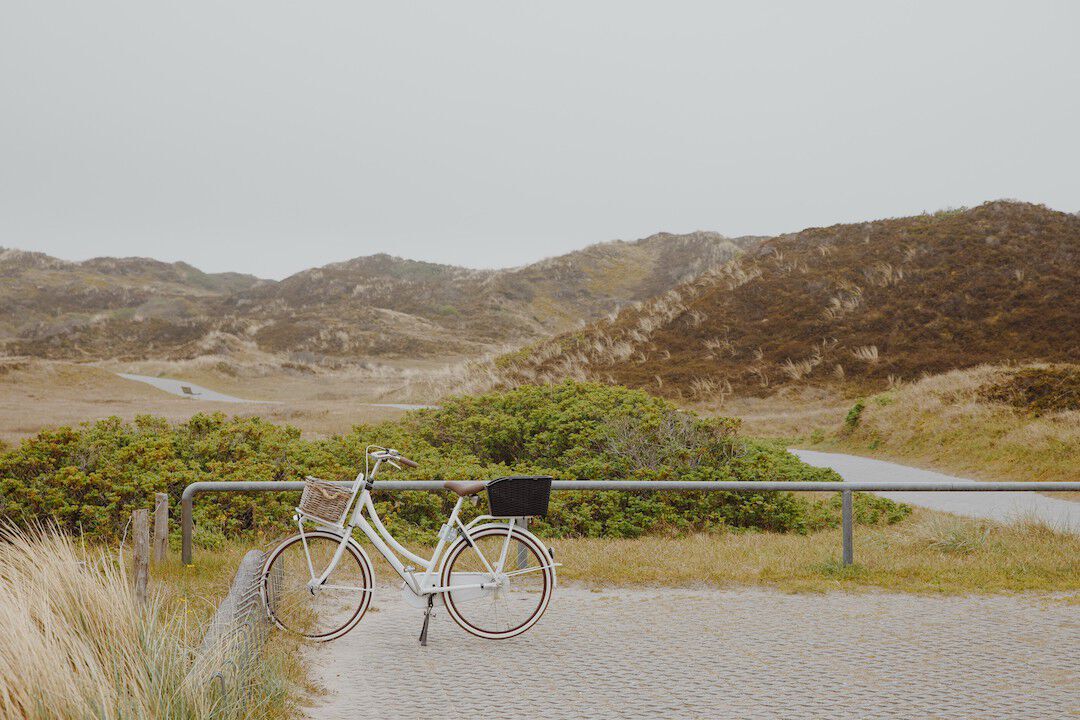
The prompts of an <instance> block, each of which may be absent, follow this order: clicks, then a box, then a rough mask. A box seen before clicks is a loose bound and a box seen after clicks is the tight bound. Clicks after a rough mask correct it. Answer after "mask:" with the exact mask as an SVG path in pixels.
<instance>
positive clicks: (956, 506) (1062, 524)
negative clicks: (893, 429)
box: [791, 449, 1080, 533]
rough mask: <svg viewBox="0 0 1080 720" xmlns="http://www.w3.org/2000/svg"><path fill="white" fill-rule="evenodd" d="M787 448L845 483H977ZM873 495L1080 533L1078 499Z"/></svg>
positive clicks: (964, 494)
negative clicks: (836, 474)
mask: <svg viewBox="0 0 1080 720" xmlns="http://www.w3.org/2000/svg"><path fill="white" fill-rule="evenodd" d="M791 452H792V453H794V454H795V455H796V456H798V458H799V459H800V460H802V461H803V462H805V463H807V464H808V465H813V466H815V467H826V468H832V469H833V470H835V471H836V472H837V473H838V474H839V475H840V477H842V478H843V479H844V480H845V481H846V482H871V483H872V482H912V483H933V482H959V483H973V484H974V483H978V482H979V481H978V480H969V479H967V478H958V477H954V476H952V475H944V474H942V473H939V472H934V471H932V470H920V469H919V468H913V467H908V466H906V465H898V464H896V463H891V462H886V461H884V460H873V459H871V458H865V457H859V456H857V455H843V454H841V453H826V452H818V451H817V450H796V449H792V450H791ZM1032 484H1033V485H1035V484H1037V483H1032ZM877 494H878V495H881V496H882V497H887V498H889V499H890V500H896V501H898V502H905V503H908V504H909V505H919V506H921V507H925V508H930V509H931V510H941V511H943V512H948V513H954V514H956V515H966V516H967V517H974V518H984V519H987V520H995V521H998V522H1014V521H1017V520H1028V519H1039V520H1042V521H1043V522H1045V523H1047V524H1048V525H1050V526H1051V527H1054V528H1057V529H1061V530H1069V531H1071V532H1074V533H1080V503H1075V502H1069V501H1068V500H1057V499H1054V498H1050V497H1046V496H1045V495H1040V494H1039V493H1036V492H981V493H975V492H881V493H877Z"/></svg>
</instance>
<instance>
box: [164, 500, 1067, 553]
mask: <svg viewBox="0 0 1080 720" xmlns="http://www.w3.org/2000/svg"><path fill="white" fill-rule="evenodd" d="M337 484H338V485H341V486H342V487H346V488H348V487H352V481H347V480H342V481H338V482H337ZM303 488H304V483H303V482H302V481H299V480H298V481H251V482H238V481H237V482H195V483H192V484H190V485H188V486H187V487H186V488H184V494H183V496H182V497H181V500H180V525H181V530H182V538H183V549H182V560H183V562H184V564H185V565H187V564H190V563H191V561H192V558H193V557H194V555H193V547H192V530H193V527H194V520H193V517H192V511H193V508H194V505H195V496H196V495H197V494H199V493H214V492H298V491H300V490H303ZM551 489H552V490H553V491H578V490H587V491H611V490H623V491H634V492H700V491H722V492H830V493H832V492H839V493H841V509H840V514H841V524H842V529H843V532H842V535H843V562H844V564H845V565H851V564H852V563H853V562H854V559H855V549H854V528H853V520H852V515H853V512H852V504H853V503H852V493H856V492H1058V491H1062V492H1068V491H1073V492H1077V491H1080V482H932V483H914V482H780V481H772V482H741V481H719V480H701V481H681V480H647V481H646V480H555V481H554V482H552V483H551ZM389 490H421V491H427V492H435V491H439V492H442V491H445V488H444V487H443V481H441V480H380V481H376V482H375V484H374V488H373V489H372V492H386V491H389Z"/></svg>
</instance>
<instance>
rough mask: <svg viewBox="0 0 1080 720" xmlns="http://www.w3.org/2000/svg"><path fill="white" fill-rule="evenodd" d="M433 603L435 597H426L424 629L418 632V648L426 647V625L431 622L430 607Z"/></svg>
mask: <svg viewBox="0 0 1080 720" xmlns="http://www.w3.org/2000/svg"><path fill="white" fill-rule="evenodd" d="M434 603H435V596H434V595H428V596H427V608H426V609H425V610H424V627H423V628H421V630H420V647H427V630H428V623H430V622H431V606H432V605H433V604H434Z"/></svg>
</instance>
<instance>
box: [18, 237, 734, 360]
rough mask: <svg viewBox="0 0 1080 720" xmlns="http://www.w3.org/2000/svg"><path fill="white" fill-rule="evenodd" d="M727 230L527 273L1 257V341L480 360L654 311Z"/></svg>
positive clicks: (386, 260)
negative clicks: (587, 325)
mask: <svg viewBox="0 0 1080 720" xmlns="http://www.w3.org/2000/svg"><path fill="white" fill-rule="evenodd" d="M752 241H753V239H749V240H743V239H739V240H734V241H733V240H728V239H727V238H724V237H723V236H721V235H718V234H716V233H705V232H698V233H692V234H689V235H670V234H666V233H663V234H659V235H654V236H652V237H649V238H646V239H644V240H639V241H636V242H622V241H615V242H610V243H603V244H599V245H593V246H591V247H588V248H585V249H583V250H580V251H576V252H573V253H569V254H567V255H563V256H560V257H556V258H551V259H548V260H543V261H540V262H538V263H534V264H531V265H527V266H524V267H520V268H512V269H505V270H473V269H468V268H462V267H456V266H451V265H439V264H435V263H427V262H419V261H415V260H405V259H401V258H396V257H392V256H390V255H385V254H380V255H373V256H369V257H361V258H356V259H353V260H349V261H346V262H341V263H333V264H331V265H326V266H324V267H320V268H314V269H311V270H305V271H303V272H300V273H296V274H295V275H292V276H290V277H288V278H286V279H284V280H282V281H280V282H275V281H270V280H258V279H256V278H253V277H250V276H244V275H237V274H221V275H211V274H206V273H201V272H199V271H198V270H196V269H195V268H192V267H190V266H187V265H184V264H182V263H176V264H172V265H169V264H166V263H159V262H157V261H153V260H143V259H113V258H98V259H95V260H88V261H85V262H82V263H69V262H65V261H62V260H57V259H55V258H50V257H48V256H45V255H40V254H36V253H22V252H19V251H5V252H4V253H3V254H2V255H0V277H3V278H4V279H5V281H7V280H8V279H9V278H10V279H11V281H12V282H5V283H4V290H3V291H2V293H0V315H2V319H0V342H4V341H5V340H6V344H5V347H4V349H6V350H7V352H9V353H15V354H22V355H31V356H37V357H48V358H91V359H93V358H113V357H118V358H122V359H142V358H169V359H178V358H191V357H197V356H201V355H206V354H235V353H241V352H251V351H255V352H266V353H272V354H279V355H298V356H301V357H302V358H303V359H304V361H305V362H321V361H326V360H329V361H331V362H334V363H337V362H341V361H346V362H347V361H349V360H353V359H359V358H362V357H365V356H372V355H375V356H385V357H395V356H397V357H412V358H420V357H438V356H449V355H461V354H466V355H469V354H473V355H475V354H478V353H482V352H484V351H487V350H490V349H492V348H496V347H500V346H503V345H505V344H507V343H522V342H529V341H532V340H536V339H537V338H540V337H544V336H546V335H549V334H551V333H554V332H561V331H565V330H567V329H570V328H572V327H574V326H575V325H577V324H579V323H580V322H581V321H583V320H591V319H595V318H598V317H600V316H602V315H604V314H605V313H610V312H613V311H615V310H617V309H618V308H619V307H620V306H622V305H625V304H628V303H632V302H637V301H641V300H644V299H646V298H649V297H651V296H653V295H655V294H657V293H658V292H664V291H666V290H668V289H670V288H671V287H673V286H674V285H676V284H678V283H680V282H683V281H686V280H688V279H690V278H692V277H694V276H696V275H698V274H700V273H702V272H704V271H706V270H709V269H710V268H714V267H716V266H718V265H720V264H722V263H724V262H725V261H727V260H729V259H730V258H731V257H733V256H734V255H735V254H737V253H738V252H740V251H741V247H742V246H743V245H746V244H748V243H750V242H752Z"/></svg>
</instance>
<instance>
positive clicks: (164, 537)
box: [154, 493, 169, 563]
mask: <svg viewBox="0 0 1080 720" xmlns="http://www.w3.org/2000/svg"><path fill="white" fill-rule="evenodd" d="M154 497H155V501H154V562H158V563H160V562H165V556H166V555H167V554H168V552H169V496H168V495H167V494H166V493H158V494H157V495H155V496H154Z"/></svg>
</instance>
